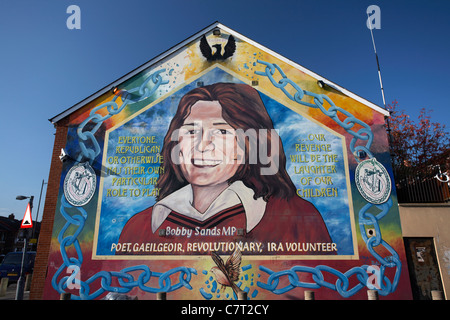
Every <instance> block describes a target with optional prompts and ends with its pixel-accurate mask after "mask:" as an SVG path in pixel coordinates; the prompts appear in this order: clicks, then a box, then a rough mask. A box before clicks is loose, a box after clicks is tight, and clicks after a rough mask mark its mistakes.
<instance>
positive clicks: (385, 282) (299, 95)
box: [255, 60, 402, 298]
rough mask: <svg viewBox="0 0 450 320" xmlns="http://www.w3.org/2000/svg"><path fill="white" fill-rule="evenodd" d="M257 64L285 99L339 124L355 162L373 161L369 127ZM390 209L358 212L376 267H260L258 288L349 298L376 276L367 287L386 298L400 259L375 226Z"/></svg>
mask: <svg viewBox="0 0 450 320" xmlns="http://www.w3.org/2000/svg"><path fill="white" fill-rule="evenodd" d="M257 61H258V63H260V64H262V65H265V70H264V72H262V71H255V73H256V74H257V75H260V76H265V77H267V78H268V79H269V80H270V82H271V83H272V84H273V85H274V86H275V87H276V88H279V89H280V90H281V91H282V92H283V93H284V94H285V95H286V96H287V97H288V98H289V99H291V100H292V101H295V102H297V103H299V104H301V105H304V106H307V107H310V108H318V109H320V110H321V111H322V113H323V114H325V115H326V116H328V117H330V118H331V119H333V120H334V121H335V122H336V123H337V124H338V125H340V126H341V127H342V128H343V129H345V131H347V132H348V133H349V134H351V135H352V136H353V139H352V141H351V142H350V151H351V152H352V153H353V155H354V156H355V159H356V161H357V162H360V157H359V155H358V153H359V152H361V151H362V152H364V153H365V154H366V155H367V156H368V157H369V159H370V158H373V154H372V153H371V152H370V147H371V145H372V142H373V133H372V131H371V129H370V126H369V125H367V124H366V123H365V122H363V121H361V120H359V119H357V118H355V117H354V116H353V115H352V114H351V113H350V112H348V111H346V110H344V109H342V108H340V107H338V106H336V105H335V104H334V102H333V101H332V100H331V99H330V98H329V97H328V96H326V95H324V94H317V93H313V92H309V91H306V90H303V89H302V88H300V87H299V86H298V85H297V84H296V83H295V82H293V81H292V80H291V79H289V78H288V77H287V76H286V74H285V73H284V72H283V70H282V69H281V68H280V67H279V66H278V65H276V64H273V63H269V62H265V61H261V60H257ZM276 71H278V73H279V75H280V77H281V78H280V79H279V80H278V81H277V80H275V78H274V74H275V72H276ZM288 84H289V85H290V86H292V87H293V88H294V90H295V93H294V95H292V94H291V93H290V92H289V91H288V90H287V89H286V86H287V85H288ZM305 96H309V97H311V98H312V101H313V102H314V103H309V102H306V101H303V100H302V99H303V98H304V97H305ZM325 102H326V103H327V104H328V105H329V106H330V107H329V108H328V109H326V108H325V107H324V104H325ZM338 111H339V112H340V113H342V114H344V115H345V116H346V118H345V119H344V120H343V121H341V120H340V119H339V117H338V114H337V113H338ZM355 124H358V125H360V126H361V127H362V128H361V129H359V130H358V131H356V132H355V131H354V130H352V128H353V127H354V125H355ZM358 140H363V141H367V142H366V144H365V145H359V146H356V142H358ZM391 207H392V199H391V198H389V199H388V200H387V201H386V202H385V203H383V204H379V205H374V204H371V203H367V204H366V205H365V206H364V207H363V208H361V210H360V212H359V228H360V231H361V235H362V238H363V240H364V242H365V243H366V246H367V248H368V250H369V252H370V253H371V254H372V256H373V257H374V258H375V259H376V260H377V261H378V262H379V263H380V267H379V268H378V269H375V268H374V267H373V266H367V265H363V266H361V267H354V268H352V269H350V270H348V271H347V272H345V273H342V272H340V271H338V270H336V269H333V268H330V267H328V266H321V265H319V266H316V267H315V268H311V267H306V266H295V267H293V268H291V269H289V270H283V271H278V272H274V271H272V270H270V269H268V268H266V267H264V266H260V270H261V271H263V272H265V273H267V274H269V278H268V279H267V283H263V282H260V281H258V286H259V287H261V288H263V289H266V290H269V291H272V292H273V293H275V294H283V293H286V292H288V291H290V290H292V289H294V288H295V287H302V288H310V289H318V288H320V287H326V288H329V289H332V290H335V291H337V292H339V294H340V295H341V296H343V297H345V298H347V297H350V296H352V295H354V294H355V293H357V292H358V291H359V290H361V289H362V288H364V287H366V286H368V283H369V281H368V280H369V273H372V272H374V273H377V280H378V281H377V284H376V285H372V284H369V286H370V287H371V288H376V289H377V290H378V292H379V294H380V295H388V294H390V293H392V292H394V291H395V290H396V288H397V285H398V282H399V280H400V274H401V266H402V264H401V261H400V258H399V256H398V254H397V252H395V250H394V249H393V248H392V247H391V246H390V245H389V244H388V243H387V242H386V241H384V240H383V239H382V238H381V230H380V226H379V224H378V221H379V220H380V219H381V218H383V217H384V216H385V215H386V214H387V213H388V212H389V209H390V208H391ZM373 208H376V209H378V210H381V212H379V213H378V214H376V215H374V214H372V213H370V212H369V210H372V209H373ZM366 227H370V228H373V229H375V232H374V235H373V236H371V237H369V236H368V235H367V232H366ZM380 245H381V246H382V247H384V248H385V249H387V250H388V252H389V253H390V254H391V256H388V257H384V258H383V257H382V256H381V255H380V254H379V253H378V252H377V251H376V250H375V247H378V246H380ZM386 268H396V269H395V276H394V279H393V281H392V283H391V281H390V280H389V279H388V277H386V276H385V270H386ZM298 272H300V273H309V274H312V279H313V280H314V281H315V282H314V283H305V282H301V281H300V280H299V276H298V274H297V273H298ZM323 272H326V273H329V274H331V275H333V276H335V277H337V279H336V281H335V283H330V282H326V281H325V280H324V278H325V277H324V275H323ZM283 276H287V277H288V279H289V282H290V284H289V285H287V286H285V287H284V288H278V284H279V279H280V277H283ZM352 276H356V278H357V280H358V281H359V283H358V284H357V285H355V286H354V287H353V288H349V278H350V277H352Z"/></svg>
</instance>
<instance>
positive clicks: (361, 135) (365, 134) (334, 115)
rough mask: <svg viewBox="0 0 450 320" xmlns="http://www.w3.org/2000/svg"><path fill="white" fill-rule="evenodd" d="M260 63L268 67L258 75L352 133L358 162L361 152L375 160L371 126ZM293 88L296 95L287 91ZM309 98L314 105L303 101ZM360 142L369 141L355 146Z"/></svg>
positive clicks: (288, 95) (291, 97) (281, 73)
mask: <svg viewBox="0 0 450 320" xmlns="http://www.w3.org/2000/svg"><path fill="white" fill-rule="evenodd" d="M257 62H258V63H260V64H263V65H265V66H266V68H265V71H264V72H261V71H255V73H256V74H257V75H260V76H265V77H267V78H268V79H269V80H270V82H271V83H272V84H273V85H274V86H275V87H276V88H278V89H280V90H281V91H283V93H284V94H285V95H286V96H287V97H288V98H289V99H291V100H292V101H295V102H297V103H299V104H301V105H304V106H307V107H310V108H316V109H319V110H320V111H322V113H323V114H325V115H326V116H328V117H330V118H331V119H333V120H334V121H335V122H336V123H337V124H338V125H340V126H341V127H342V128H344V129H345V131H347V132H348V133H350V134H351V135H352V136H353V139H352V141H350V150H351V151H352V153H353V154H354V155H355V158H356V161H358V162H359V161H360V159H359V157H358V156H357V153H358V152H359V151H364V152H365V153H366V154H367V155H368V156H369V157H370V158H373V155H372V153H371V152H370V150H369V149H370V147H371V145H372V142H373V133H372V130H371V129H370V126H369V125H368V124H366V123H365V122H364V121H361V120H359V119H357V118H355V117H354V116H353V115H352V114H351V113H350V112H348V111H347V110H345V109H342V108H340V107H338V106H336V105H335V104H334V102H333V101H332V100H331V99H330V98H329V97H328V96H327V95H325V94H317V93H314V92H309V91H306V90H303V89H302V88H300V87H299V86H298V85H297V84H296V83H295V82H294V81H292V80H291V79H289V78H288V77H286V74H285V73H284V72H283V70H281V68H280V67H279V66H278V65H276V64H274V63H269V62H265V61H261V60H257ZM275 71H278V72H279V74H280V76H281V79H280V80H278V81H277V80H275V79H274V77H273V76H274V74H275ZM288 84H289V85H290V86H292V87H293V88H294V89H295V90H296V92H295V94H294V95H292V94H291V93H289V91H288V90H287V89H286V86H287V85H288ZM305 96H309V97H311V98H312V100H313V101H314V103H309V102H306V101H302V99H303V97H305ZM325 103H327V104H329V105H330V107H329V108H328V109H326V108H325V106H324V104H325ZM338 111H339V112H340V113H342V114H344V115H345V116H346V118H345V120H344V121H341V120H340V119H339V117H338ZM355 124H358V125H360V126H361V127H362V128H360V129H359V130H358V131H356V132H355V131H354V130H352V128H353V127H354V125H355ZM358 140H363V141H367V143H366V145H364V146H362V145H361V146H355V144H356V142H357V141H358Z"/></svg>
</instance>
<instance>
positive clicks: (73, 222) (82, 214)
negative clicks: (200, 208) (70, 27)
mask: <svg viewBox="0 0 450 320" xmlns="http://www.w3.org/2000/svg"><path fill="white" fill-rule="evenodd" d="M164 71H165V69H161V70H158V71H155V72H154V73H152V74H151V75H150V76H149V77H148V78H146V79H145V81H144V82H143V83H142V84H141V86H140V87H138V88H134V89H131V90H128V91H119V94H116V95H115V96H114V98H113V99H112V100H111V101H110V102H106V103H103V104H101V105H99V106H97V107H95V108H94V109H92V110H91V112H90V114H89V116H88V117H87V118H86V119H85V120H84V121H83V122H82V123H81V124H80V125H79V127H78V129H77V135H78V137H79V139H80V141H79V144H80V149H81V153H80V155H79V156H78V158H77V161H78V162H81V161H89V162H90V163H91V164H92V162H93V161H94V160H95V158H96V157H97V156H98V155H99V154H100V152H101V149H100V145H99V143H98V141H97V139H96V138H95V136H94V135H95V133H96V132H97V130H98V129H99V128H100V126H101V125H102V123H103V121H105V120H107V119H109V118H110V117H112V116H113V115H115V114H118V113H119V112H121V111H122V110H123V109H124V108H125V106H127V105H129V104H132V103H136V102H139V101H142V100H144V99H146V98H148V97H150V96H151V95H152V94H153V93H154V92H155V91H156V90H157V89H158V88H159V86H160V85H164V84H167V83H169V81H168V80H164V79H163V78H162V77H161V75H160V73H162V72H164ZM150 80H152V82H153V84H154V86H153V88H152V89H148V88H147V84H148V82H149V81H150ZM119 96H120V97H121V98H122V105H121V106H120V107H119V105H118V104H117V102H116V100H117V98H118V97H119ZM104 108H106V110H107V111H108V114H107V115H105V116H102V115H101V114H99V113H97V111H99V110H102V109H104ZM89 122H93V124H94V126H93V127H92V128H91V129H90V130H86V131H84V129H85V127H86V125H87V124H88V123H89ZM88 141H89V142H90V145H91V146H90V147H89V146H87V145H86V142H88ZM74 211H75V212H76V214H72V215H71V214H70V213H69V212H72V213H73V212H74ZM60 213H61V215H62V216H63V217H64V218H65V220H66V224H65V225H64V226H63V228H62V229H61V231H60V232H59V235H58V242H59V244H60V252H61V256H62V260H63V263H62V265H61V266H60V267H59V268H58V270H57V271H56V273H55V274H54V276H53V278H52V282H51V283H52V286H53V288H54V289H55V290H56V291H57V292H59V293H63V292H65V291H64V290H66V289H74V288H77V289H79V293H80V295H79V296H76V295H72V296H71V299H73V300H80V299H81V300H91V299H95V298H97V297H99V296H100V295H101V294H103V293H104V292H106V291H109V292H116V293H128V292H129V291H130V290H131V289H133V288H135V287H139V288H140V289H141V290H143V291H145V292H150V293H157V292H171V291H174V290H177V289H179V288H181V287H186V288H188V289H192V287H191V285H190V284H189V282H190V280H191V277H192V274H197V271H196V270H195V269H192V268H187V267H177V268H174V269H171V270H169V271H167V272H164V273H159V272H153V271H151V270H150V268H149V267H148V266H147V265H137V266H133V267H129V268H125V269H122V270H121V271H100V272H98V273H96V274H95V275H93V276H92V277H90V278H89V279H87V280H85V281H82V280H81V266H82V264H83V253H82V251H81V246H80V242H79V240H78V236H79V235H80V234H81V232H82V231H83V228H84V225H85V222H86V219H87V217H88V215H87V213H86V210H84V209H83V207H74V206H72V205H71V204H70V203H69V202H68V201H67V200H66V198H65V196H64V195H62V196H61V206H60ZM74 227H75V228H76V230H75V231H73V232H72V234H71V235H65V234H66V232H68V230H69V229H70V230H73V229H74ZM70 248H73V249H75V253H76V256H70V257H69V253H68V251H69V250H70ZM72 251H73V250H72ZM64 271H66V274H68V273H70V275H69V276H64V277H62V278H61V279H60V280H59V281H58V278H59V277H60V276H61V275H62V273H63V272H64ZM136 272H138V273H139V275H138V276H137V279H135V277H134V276H133V273H134V274H136ZM176 274H179V275H178V283H176V284H172V280H171V276H174V275H176ZM152 278H157V279H158V287H151V286H148V285H147V283H148V282H149V281H151V279H152ZM113 279H117V283H118V284H119V286H113V285H112V283H113ZM96 281H97V282H98V281H100V288H99V289H97V290H96V291H94V292H91V285H92V284H93V283H94V282H96Z"/></svg>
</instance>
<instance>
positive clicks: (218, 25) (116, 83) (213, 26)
mask: <svg viewBox="0 0 450 320" xmlns="http://www.w3.org/2000/svg"><path fill="white" fill-rule="evenodd" d="M216 28H220V29H222V30H223V31H225V32H227V33H229V34H232V35H233V36H236V37H237V38H240V39H242V40H244V41H246V42H248V43H250V44H251V45H253V46H255V47H257V48H259V49H261V50H263V51H266V52H267V53H269V54H271V55H273V56H275V57H276V58H278V59H280V60H282V61H283V62H285V63H287V64H289V65H291V66H292V67H294V68H297V69H299V70H301V71H302V72H304V73H306V74H308V75H310V76H311V77H313V78H316V79H317V80H321V81H323V82H324V83H325V84H327V85H329V86H330V87H332V88H333V89H336V90H339V91H341V92H342V93H343V94H345V95H347V96H349V97H351V98H353V99H355V100H356V101H358V102H361V103H362V104H365V105H366V106H368V107H370V108H372V109H374V110H375V111H377V112H380V113H382V114H384V115H385V116H389V115H390V114H389V111H387V110H385V109H384V108H382V107H380V106H378V105H376V104H374V103H372V102H370V101H368V100H366V99H364V98H361V97H360V96H358V95H356V94H354V93H352V92H350V91H348V90H347V89H345V88H342V87H341V86H339V85H337V84H335V83H333V82H331V81H329V80H327V79H325V78H323V77H322V76H320V75H318V74H316V73H314V72H312V71H311V70H308V69H306V68H304V67H302V66H301V65H299V64H297V63H295V62H293V61H291V60H289V59H287V58H285V57H283V56H281V55H280V54H278V53H276V52H274V51H272V50H270V49H268V48H266V47H264V46H262V45H260V44H259V43H257V42H255V41H253V40H251V39H249V38H247V37H245V36H243V35H242V34H240V33H238V32H236V31H234V30H232V29H230V28H228V27H226V26H224V25H222V24H221V23H219V22H215V23H213V24H211V25H210V26H208V27H206V28H205V29H203V30H201V31H199V32H197V33H195V34H194V35H192V36H191V37H189V38H187V39H186V40H184V41H182V42H180V43H179V44H177V45H175V46H174V47H172V48H170V49H169V50H167V51H165V52H163V53H162V54H160V55H158V56H156V57H155V58H153V59H151V60H150V61H148V62H146V63H144V64H143V65H141V66H140V67H138V68H136V69H134V70H133V71H131V72H129V73H127V74H125V75H124V76H122V77H120V78H119V79H117V80H116V81H114V82H112V83H111V84H109V85H108V86H106V87H104V88H103V89H101V90H99V91H97V92H96V93H94V94H92V95H90V96H89V97H87V98H86V99H83V100H82V101H80V102H78V103H77V104H75V105H74V106H72V107H70V108H69V109H67V110H65V111H63V112H61V113H60V114H58V115H56V116H54V117H53V118H50V119H49V121H50V122H52V123H56V122H58V121H60V120H61V119H63V118H65V117H66V116H68V115H69V114H71V113H73V112H75V111H76V110H78V109H80V108H81V107H83V106H85V105H86V104H88V103H89V102H91V101H93V100H95V99H96V98H98V97H100V96H102V95H103V94H105V93H106V92H108V91H109V90H111V89H112V88H114V87H117V86H119V85H120V84H121V83H123V82H125V81H127V80H128V79H130V78H132V77H134V76H135V75H137V74H138V73H140V72H142V71H144V70H145V69H148V68H150V67H151V66H152V65H153V64H155V63H157V62H158V61H160V60H162V59H164V58H166V57H167V56H169V55H171V54H173V53H174V52H176V51H178V50H179V49H181V48H183V47H184V46H185V45H186V44H188V43H190V42H192V41H194V40H195V39H196V38H199V37H200V36H202V35H203V34H205V33H208V32H210V31H212V30H214V29H216Z"/></svg>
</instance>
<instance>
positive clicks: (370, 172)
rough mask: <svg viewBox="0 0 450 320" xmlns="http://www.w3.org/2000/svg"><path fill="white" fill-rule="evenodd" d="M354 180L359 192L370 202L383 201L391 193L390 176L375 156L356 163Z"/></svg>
mask: <svg viewBox="0 0 450 320" xmlns="http://www.w3.org/2000/svg"><path fill="white" fill-rule="evenodd" d="M355 182H356V186H357V188H358V191H359V193H360V194H361V195H362V196H363V198H364V199H365V200H367V201H368V202H370V203H373V204H381V203H384V202H386V201H387V200H388V199H389V196H390V195H391V190H392V186H391V178H390V177H389V174H388V172H387V170H386V168H385V167H384V166H383V165H382V164H381V163H379V162H378V161H377V160H376V159H375V158H373V159H369V160H365V161H362V162H360V163H359V164H358V166H357V167H356V171H355Z"/></svg>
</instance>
